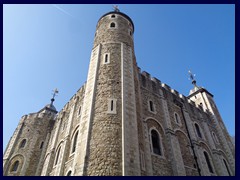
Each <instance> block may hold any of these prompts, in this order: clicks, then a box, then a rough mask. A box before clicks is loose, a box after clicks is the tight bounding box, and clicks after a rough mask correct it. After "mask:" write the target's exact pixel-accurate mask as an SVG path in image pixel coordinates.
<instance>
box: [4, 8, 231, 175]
mask: <svg viewBox="0 0 240 180" xmlns="http://www.w3.org/2000/svg"><path fill="white" fill-rule="evenodd" d="M133 34H134V24H133V22H132V20H131V19H130V18H129V17H128V16H127V15H125V14H123V13H121V12H117V11H114V12H109V13H107V14H105V15H103V16H102V17H101V18H100V19H99V21H98V23H97V28H96V34H95V39H94V44H93V49H92V53H91V58H90V64H89V71H88V77H87V81H86V83H85V84H84V85H83V86H82V87H81V88H80V89H79V90H78V91H77V92H76V94H74V95H73V96H72V98H71V99H70V100H69V102H67V104H66V105H65V106H64V107H63V109H62V110H61V111H60V112H58V113H57V111H56V109H55V108H54V106H49V105H47V106H45V107H44V108H43V109H42V110H40V111H39V112H37V113H32V114H29V115H26V116H23V117H22V119H21V120H20V122H19V125H18V127H17V128H16V130H15V132H14V134H13V136H12V138H11V139H10V141H9V144H8V146H7V148H6V150H5V153H4V158H3V166H4V168H3V175H8V176H21V175H22V176H34V175H41V176H82V175H83V176H121V175H123V176H132V175H134V176H200V175H201V176H216V175H223V176H228V175H235V149H234V148H235V147H234V146H233V144H232V141H231V140H230V138H229V134H228V132H227V130H226V128H225V126H224V124H223V121H222V119H221V116H220V114H219V112H218V110H217V107H216V105H215V103H214V100H213V96H212V95H211V94H210V93H209V92H208V91H207V90H206V89H204V88H200V87H199V88H198V89H193V90H191V93H190V95H189V96H188V97H185V96H183V95H182V94H179V93H178V92H177V91H176V90H174V89H171V88H170V87H169V86H168V85H166V84H164V83H162V82H161V81H160V80H158V79H157V78H154V77H151V76H150V74H149V73H147V72H144V71H143V72H141V69H140V68H139V67H138V66H137V62H136V57H135V54H134V42H133ZM24 139H25V140H26V143H25V144H24V143H23V142H24ZM23 144H24V145H23ZM21 146H23V147H21ZM206 156H207V158H206ZM16 162H17V163H18V164H16Z"/></svg>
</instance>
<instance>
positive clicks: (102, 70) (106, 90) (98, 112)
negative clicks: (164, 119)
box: [74, 11, 140, 175]
mask: <svg viewBox="0 0 240 180" xmlns="http://www.w3.org/2000/svg"><path fill="white" fill-rule="evenodd" d="M133 32H134V25H133V22H132V20H131V19H130V18H129V17H128V16H127V15H126V14H124V13H121V12H119V11H113V12H109V13H107V14H105V15H103V16H102V17H101V18H100V19H99V21H98V24H97V29H96V34H95V39H94V44H93V50H92V55H91V59H90V65H89V71H88V79H87V85H86V93H85V97H84V103H83V104H84V105H83V114H82V118H81V120H80V132H81V134H80V137H83V139H81V142H80V143H79V146H78V148H77V151H78V156H79V157H80V159H78V160H76V163H77V167H76V171H75V172H74V174H75V175H97V174H98V175H139V174H140V170H139V169H140V168H139V152H138V151H139V149H138V137H137V134H138V133H137V120H136V119H137V118H136V103H135V79H136V77H137V72H138V69H137V66H136V60H135V55H134V46H133ZM99 162H101V163H99Z"/></svg>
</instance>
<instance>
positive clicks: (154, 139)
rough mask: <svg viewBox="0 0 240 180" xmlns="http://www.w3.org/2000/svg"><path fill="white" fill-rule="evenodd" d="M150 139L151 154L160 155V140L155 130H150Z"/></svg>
mask: <svg viewBox="0 0 240 180" xmlns="http://www.w3.org/2000/svg"><path fill="white" fill-rule="evenodd" d="M151 138H152V149H153V153H155V154H158V155H160V156H161V155H162V152H161V146H160V138H159V134H158V132H157V131H156V130H154V129H153V130H152V131H151Z"/></svg>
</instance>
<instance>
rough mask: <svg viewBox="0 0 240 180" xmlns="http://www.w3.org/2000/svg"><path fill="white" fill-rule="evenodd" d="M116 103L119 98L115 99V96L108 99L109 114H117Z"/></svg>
mask: <svg viewBox="0 0 240 180" xmlns="http://www.w3.org/2000/svg"><path fill="white" fill-rule="evenodd" d="M116 104H117V99H113V98H112V99H108V110H107V113H108V114H117V108H116Z"/></svg>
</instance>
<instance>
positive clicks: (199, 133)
mask: <svg viewBox="0 0 240 180" xmlns="http://www.w3.org/2000/svg"><path fill="white" fill-rule="evenodd" d="M195 129H196V132H197V135H198V137H200V138H202V134H201V131H200V128H199V126H198V124H196V123H195Z"/></svg>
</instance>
